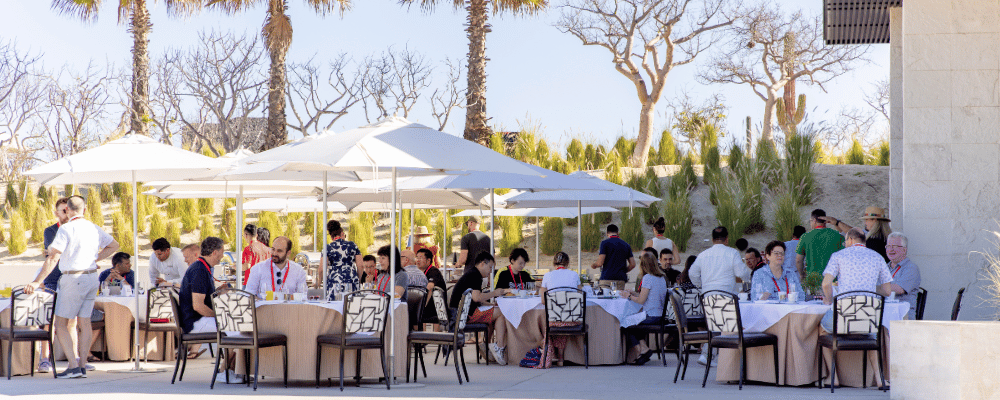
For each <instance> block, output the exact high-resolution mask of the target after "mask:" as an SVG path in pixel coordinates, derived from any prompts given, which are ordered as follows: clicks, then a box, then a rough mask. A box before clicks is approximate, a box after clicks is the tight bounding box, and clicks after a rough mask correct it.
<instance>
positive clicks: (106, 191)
mask: <svg viewBox="0 0 1000 400" xmlns="http://www.w3.org/2000/svg"><path fill="white" fill-rule="evenodd" d="M100 194H101V202H102V203H110V202H111V201H112V200H114V198H115V193H114V191H112V190H111V185H109V184H107V183H102V184H101V186H100Z"/></svg>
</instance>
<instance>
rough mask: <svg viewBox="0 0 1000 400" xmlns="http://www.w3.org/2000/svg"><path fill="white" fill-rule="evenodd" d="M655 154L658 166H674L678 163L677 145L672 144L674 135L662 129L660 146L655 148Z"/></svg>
mask: <svg viewBox="0 0 1000 400" xmlns="http://www.w3.org/2000/svg"><path fill="white" fill-rule="evenodd" d="M656 153H657V159H658V164H659V165H676V164H677V163H678V162H679V161H680V154H679V153H678V151H677V143H675V142H674V135H673V133H672V132H671V131H670V130H669V129H664V130H663V132H662V133H660V146H659V147H657V152H656Z"/></svg>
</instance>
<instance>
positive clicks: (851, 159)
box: [844, 139, 865, 165]
mask: <svg viewBox="0 0 1000 400" xmlns="http://www.w3.org/2000/svg"><path fill="white" fill-rule="evenodd" d="M844 156H845V162H846V163H848V164H856V165H865V149H864V148H863V147H861V142H859V141H858V139H854V140H852V141H851V148H850V149H848V150H847V154H845V155H844Z"/></svg>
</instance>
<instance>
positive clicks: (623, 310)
mask: <svg viewBox="0 0 1000 400" xmlns="http://www.w3.org/2000/svg"><path fill="white" fill-rule="evenodd" d="M587 305H588V306H589V305H596V306H599V307H601V308H603V309H604V311H607V312H608V314H611V315H613V316H614V317H615V318H618V321H619V322H620V323H621V326H622V327H629V326H632V325H635V324H638V323H640V322H642V321H643V320H644V319H646V313H645V312H643V311H639V310H640V309H641V308H642V305H640V304H639V303H636V302H634V301H631V300H625V299H622V298H616V299H597V298H592V297H588V298H587ZM497 306H498V307H500V312H501V313H503V316H504V318H506V319H507V321H509V322H510V323H511V325H513V326H514V328H517V327H518V326H519V325H520V324H521V317H522V316H524V313H526V312H528V311H531V310H535V309H543V308H545V307H544V306H543V305H542V299H541V297H539V296H531V297H527V298H517V297H500V298H497Z"/></svg>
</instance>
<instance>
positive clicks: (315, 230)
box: [313, 209, 320, 251]
mask: <svg viewBox="0 0 1000 400" xmlns="http://www.w3.org/2000/svg"><path fill="white" fill-rule="evenodd" d="M319 231H320V229H319V214H318V213H316V209H313V251H319V250H316V249H318V248H319Z"/></svg>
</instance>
